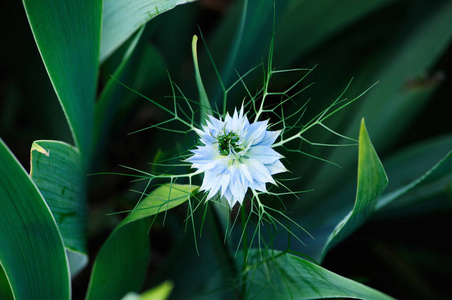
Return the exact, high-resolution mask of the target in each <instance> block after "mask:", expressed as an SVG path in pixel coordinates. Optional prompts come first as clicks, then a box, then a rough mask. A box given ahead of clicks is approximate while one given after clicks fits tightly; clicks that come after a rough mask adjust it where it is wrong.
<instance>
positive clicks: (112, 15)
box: [100, 0, 194, 61]
mask: <svg viewBox="0 0 452 300" xmlns="http://www.w3.org/2000/svg"><path fill="white" fill-rule="evenodd" d="M193 1H194V0H163V1H162V0H136V1H124V0H105V1H104V11H103V15H104V17H103V20H102V42H101V47H100V60H101V61H104V60H105V59H106V58H107V57H108V56H110V54H112V53H113V51H115V50H116V49H117V48H118V47H119V46H120V45H121V44H122V43H123V42H125V41H126V40H127V39H128V38H129V37H130V36H131V35H132V34H133V33H134V32H135V31H136V30H137V29H138V28H140V27H141V26H142V25H144V24H145V23H146V22H147V21H149V20H150V19H152V18H154V17H156V16H158V15H159V14H161V13H163V12H165V11H168V10H170V9H172V8H174V7H176V6H177V5H179V4H184V3H189V2H193Z"/></svg>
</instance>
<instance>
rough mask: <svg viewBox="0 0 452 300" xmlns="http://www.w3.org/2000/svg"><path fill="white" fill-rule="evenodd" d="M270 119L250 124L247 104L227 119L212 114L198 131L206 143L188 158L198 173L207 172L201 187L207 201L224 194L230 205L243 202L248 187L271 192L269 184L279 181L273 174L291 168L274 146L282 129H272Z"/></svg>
mask: <svg viewBox="0 0 452 300" xmlns="http://www.w3.org/2000/svg"><path fill="white" fill-rule="evenodd" d="M267 126H268V121H258V122H254V123H252V124H250V122H249V121H248V118H247V117H246V115H244V114H243V107H242V109H241V110H240V112H237V109H235V110H234V114H233V116H232V117H231V116H230V115H229V114H227V115H226V117H225V119H224V121H223V120H221V119H217V118H214V117H212V116H208V119H207V125H203V126H202V127H203V128H202V129H203V130H197V133H198V135H199V136H200V141H201V143H202V144H203V145H201V146H198V147H197V148H196V149H195V150H192V151H191V152H193V153H194V155H193V156H192V157H190V158H188V159H187V161H188V162H190V163H192V164H193V165H192V167H193V168H196V169H198V170H197V172H196V173H204V180H203V182H202V185H201V190H202V191H205V192H208V195H207V200H209V199H210V198H212V197H213V196H215V195H216V194H217V193H220V196H221V197H224V198H226V199H227V201H228V203H229V205H230V207H233V206H234V205H235V204H236V203H237V202H239V203H240V204H242V202H243V199H244V197H245V194H246V192H247V190H248V188H251V189H253V190H257V191H261V192H267V189H266V186H265V184H266V183H267V182H270V183H272V184H276V182H275V181H274V179H273V178H272V175H274V174H276V173H281V172H285V171H287V170H286V168H285V167H284V165H283V164H282V163H281V162H280V159H281V158H282V157H283V156H282V155H281V154H279V153H278V152H276V151H275V150H273V148H272V147H271V146H272V144H273V143H274V142H275V140H276V138H277V137H278V135H279V133H280V131H268V130H267Z"/></svg>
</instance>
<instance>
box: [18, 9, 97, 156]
mask: <svg viewBox="0 0 452 300" xmlns="http://www.w3.org/2000/svg"><path fill="white" fill-rule="evenodd" d="M23 3H24V6H25V11H26V13H27V17H28V21H29V23H30V27H31V30H32V31H33V35H34V38H35V40H36V44H37V46H38V49H39V52H40V53H41V57H42V60H43V62H44V65H45V67H46V69H47V72H48V74H49V77H50V80H51V81H52V84H53V87H54V89H55V92H56V94H57V96H58V99H59V100H60V103H61V106H62V108H63V111H64V113H65V114H66V118H67V120H68V123H69V127H70V129H71V132H72V135H73V138H74V141H75V145H76V146H77V147H78V148H79V149H80V152H81V153H82V155H84V156H85V158H84V160H85V161H86V162H87V161H88V160H89V155H90V153H89V151H90V143H91V138H92V137H91V134H92V124H93V108H94V99H95V94H96V83H97V72H98V60H99V42H100V30H101V17H102V1H101V0H89V1H58V0H51V1H48V0H23Z"/></svg>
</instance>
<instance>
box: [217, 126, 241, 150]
mask: <svg viewBox="0 0 452 300" xmlns="http://www.w3.org/2000/svg"><path fill="white" fill-rule="evenodd" d="M217 140H218V150H219V151H220V154H221V155H224V156H227V155H229V153H230V152H231V149H234V151H235V152H240V151H242V150H243V147H242V146H241V145H238V142H239V140H240V138H239V136H238V135H237V134H236V133H234V132H232V131H231V132H229V133H228V134H224V135H220V136H218V137H217Z"/></svg>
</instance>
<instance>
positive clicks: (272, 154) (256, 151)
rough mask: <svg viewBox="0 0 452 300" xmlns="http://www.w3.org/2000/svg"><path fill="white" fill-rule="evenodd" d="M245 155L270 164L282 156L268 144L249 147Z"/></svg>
mask: <svg viewBox="0 0 452 300" xmlns="http://www.w3.org/2000/svg"><path fill="white" fill-rule="evenodd" d="M247 156H249V157H252V158H254V159H257V160H258V161H260V162H261V163H263V164H272V163H274V162H275V161H277V160H279V159H280V158H282V157H283V156H282V155H281V154H279V153H278V152H276V151H275V150H273V149H272V148H271V147H268V146H254V147H251V148H250V149H249V150H248V152H247Z"/></svg>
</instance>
